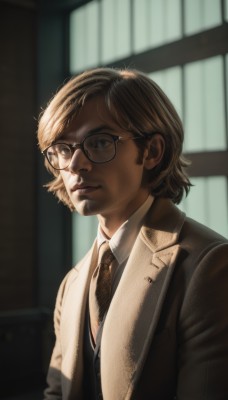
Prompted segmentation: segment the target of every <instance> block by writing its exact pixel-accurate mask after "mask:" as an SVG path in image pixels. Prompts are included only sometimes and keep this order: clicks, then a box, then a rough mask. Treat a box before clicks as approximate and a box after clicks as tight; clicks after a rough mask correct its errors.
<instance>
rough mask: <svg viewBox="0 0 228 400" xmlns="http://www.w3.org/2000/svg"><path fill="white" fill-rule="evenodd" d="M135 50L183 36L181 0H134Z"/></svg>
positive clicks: (141, 49) (138, 50)
mask: <svg viewBox="0 0 228 400" xmlns="http://www.w3.org/2000/svg"><path fill="white" fill-rule="evenodd" d="M133 15H134V20H133V26H134V44H133V47H134V51H135V52H140V51H143V50H145V49H148V48H151V47H155V46H158V45H161V44H164V43H166V42H168V41H171V40H176V39H178V38H180V37H181V1H180V0H150V1H148V0H134V2H133Z"/></svg>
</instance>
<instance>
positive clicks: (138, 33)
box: [70, 0, 228, 256]
mask: <svg viewBox="0 0 228 400" xmlns="http://www.w3.org/2000/svg"><path fill="white" fill-rule="evenodd" d="M227 37H228V0H200V1H198V0H93V1H91V2H89V3H88V4H86V5H84V6H83V7H80V8H78V9H76V10H75V11H73V12H72V14H71V17H70V43H71V45H70V54H71V56H70V72H71V74H75V73H79V72H81V71H82V70H84V69H86V68H87V67H90V66H101V65H108V66H113V67H125V66H130V67H134V68H138V69H140V70H143V71H144V72H145V73H148V74H149V76H150V77H151V78H152V79H154V80H155V81H156V82H157V83H158V84H159V85H160V86H161V87H162V88H163V90H164V91H165V92H166V93H167V95H168V96H169V98H170V99H171V101H172V102H173V103H174V105H175V107H176V109H177V111H178V113H179V115H180V116H181V118H182V120H183V124H184V128H185V145H184V153H185V154H186V155H187V156H188V157H189V158H190V159H191V160H192V166H191V167H190V169H189V172H190V175H191V180H192V182H193V184H194V187H193V188H192V189H191V191H190V194H189V196H188V198H187V199H186V200H184V201H183V202H182V204H181V205H180V207H181V208H182V209H184V210H185V211H186V212H187V213H188V215H189V216H192V217H193V218H195V219H197V220H199V221H201V222H203V223H204V224H205V225H208V226H210V227H211V228H213V229H215V230H217V231H218V232H220V233H221V234H223V235H225V236H228V201H227V200H228V198H227V197H228V188H227V177H228V149H227V142H228V132H227V129H228V127H227V124H228V122H227V120H228V119H227V115H228V100H227V99H228V41H227ZM87 218H88V221H89V218H90V217H87ZM87 218H86V220H87ZM79 219H80V217H79V216H75V217H74V226H75V227H76V228H75V233H74V242H75V243H77V240H79V241H80V240H81V239H79V238H77V226H78V224H80V222H79ZM84 219H85V218H84ZM84 219H83V221H84ZM88 221H87V222H86V223H85V224H88V225H87V228H86V226H85V225H84V227H85V229H87V230H86V232H88V233H87V234H85V236H86V237H88V246H86V245H85V247H84V248H83V251H84V250H85V248H86V247H89V242H90V243H91V238H90V232H91V234H93V235H94V236H95V234H96V233H95V231H96V229H95V227H96V226H97V225H96V222H95V219H94V218H91V222H88ZM79 247H80V248H82V247H81V245H80V246H79ZM76 249H77V244H76ZM76 251H77V252H80V250H79V248H78V250H76ZM80 256H81V254H80Z"/></svg>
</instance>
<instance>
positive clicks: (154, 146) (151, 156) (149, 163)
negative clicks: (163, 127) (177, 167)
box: [144, 133, 165, 170]
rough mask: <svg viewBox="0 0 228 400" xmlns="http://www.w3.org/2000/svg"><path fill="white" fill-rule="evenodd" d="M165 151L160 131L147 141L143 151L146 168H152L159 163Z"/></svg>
mask: <svg viewBox="0 0 228 400" xmlns="http://www.w3.org/2000/svg"><path fill="white" fill-rule="evenodd" d="M164 151H165V140H164V138H163V136H162V135H161V134H160V133H156V134H155V135H153V136H152V138H151V139H150V140H149V142H148V146H147V149H146V150H145V153H144V167H145V169H147V170H150V169H153V168H154V167H156V165H158V164H159V163H160V161H161V160H162V157H163V155H164Z"/></svg>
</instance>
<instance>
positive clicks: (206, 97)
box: [184, 56, 226, 152]
mask: <svg viewBox="0 0 228 400" xmlns="http://www.w3.org/2000/svg"><path fill="white" fill-rule="evenodd" d="M184 82H185V83H184V85H185V91H184V92H185V98H184V102H185V118H184V125H185V147H184V149H185V151H188V152H192V151H209V150H224V149H226V127H225V99H224V80H223V59H222V57H221V56H218V57H213V58H210V59H207V60H204V61H199V62H194V63H191V64H188V65H186V66H185V67H184Z"/></svg>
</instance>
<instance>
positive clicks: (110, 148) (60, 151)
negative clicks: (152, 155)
mask: <svg viewBox="0 0 228 400" xmlns="http://www.w3.org/2000/svg"><path fill="white" fill-rule="evenodd" d="M148 136H151V135H146V136H145V134H144V135H143V136H132V137H126V138H125V137H122V136H116V135H111V134H110V133H97V134H93V133H92V134H90V135H88V136H86V137H85V138H84V139H83V140H82V141H81V142H80V143H74V144H69V143H64V142H56V143H53V144H52V145H51V146H48V147H47V148H46V149H45V150H44V151H43V152H42V153H43V154H44V156H45V157H46V159H47V160H48V162H49V164H50V165H51V166H52V167H53V168H54V169H57V170H62V169H66V168H67V167H68V166H69V165H70V163H71V160H72V157H73V155H74V152H75V150H76V149H81V150H82V151H83V153H84V154H85V156H86V157H87V158H88V160H90V161H91V162H93V163H95V164H103V163H106V162H109V161H111V160H113V159H114V158H115V156H116V147H117V144H118V143H119V142H120V141H125V140H138V139H145V138H146V137H148Z"/></svg>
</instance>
